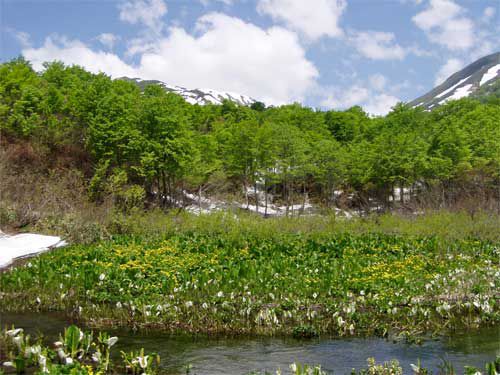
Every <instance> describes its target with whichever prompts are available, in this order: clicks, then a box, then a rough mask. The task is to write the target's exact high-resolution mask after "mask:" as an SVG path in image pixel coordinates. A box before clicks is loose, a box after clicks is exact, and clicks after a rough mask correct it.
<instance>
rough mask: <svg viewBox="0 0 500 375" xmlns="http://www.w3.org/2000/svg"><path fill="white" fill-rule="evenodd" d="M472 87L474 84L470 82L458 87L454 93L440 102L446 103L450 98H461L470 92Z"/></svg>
mask: <svg viewBox="0 0 500 375" xmlns="http://www.w3.org/2000/svg"><path fill="white" fill-rule="evenodd" d="M471 87H472V84H468V85H465V86H462V87H459V88H458V89H456V90H455V92H454V93H453V95H450V96H448V97H447V98H445V99H444V100H441V101H440V102H439V104H442V103H446V102H447V101H449V100H457V99H460V98H464V97H466V96H468V95H469V94H470V89H471Z"/></svg>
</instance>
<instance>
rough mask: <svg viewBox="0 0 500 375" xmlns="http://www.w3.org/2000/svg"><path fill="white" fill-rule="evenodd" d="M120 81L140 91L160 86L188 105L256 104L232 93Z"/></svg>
mask: <svg viewBox="0 0 500 375" xmlns="http://www.w3.org/2000/svg"><path fill="white" fill-rule="evenodd" d="M119 79H122V80H127V81H130V82H134V83H135V84H136V85H138V86H139V87H140V88H141V90H143V89H144V88H145V87H146V86H148V85H154V84H156V85H160V86H161V87H163V88H164V89H165V90H166V91H168V92H173V93H175V94H178V95H180V96H182V97H183V98H184V99H185V100H186V101H187V102H188V103H191V104H200V105H205V104H222V102H223V101H224V100H230V101H232V102H234V103H236V104H239V105H247V106H249V105H252V104H253V103H255V102H257V100H255V99H253V98H251V97H249V96H246V95H241V94H236V93H233V92H227V91H225V92H224V91H217V90H212V89H187V88H185V87H181V86H171V85H167V84H166V83H164V82H161V81H156V80H142V79H140V78H128V77H122V78H119Z"/></svg>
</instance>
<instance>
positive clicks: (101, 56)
mask: <svg viewBox="0 0 500 375" xmlns="http://www.w3.org/2000/svg"><path fill="white" fill-rule="evenodd" d="M0 4H1V8H0V13H1V14H0V16H1V20H0V21H1V22H0V23H1V34H2V35H1V46H0V47H1V53H2V54H1V59H2V61H6V60H9V59H11V58H14V57H16V56H18V55H20V54H22V55H24V56H25V57H26V58H27V59H29V60H30V61H31V62H32V64H33V66H34V67H35V69H42V63H43V62H44V61H52V60H61V61H63V62H65V63H67V64H79V65H83V66H84V67H86V68H87V69H89V70H91V71H93V72H98V71H103V72H105V73H107V74H109V75H111V76H112V77H120V76H124V75H127V76H135V77H140V78H145V79H159V80H162V81H164V82H166V83H168V84H172V85H180V86H185V87H188V88H196V87H198V88H213V89H217V90H224V91H232V92H238V93H242V94H246V95H250V96H252V97H254V98H256V99H260V100H263V101H265V102H266V103H268V104H281V103H289V102H293V101H298V102H301V103H304V104H305V105H309V106H312V107H321V108H347V107H350V106H352V105H361V106H363V107H364V108H365V109H366V110H367V111H368V112H370V113H373V114H384V113H386V112H387V111H388V110H389V109H390V107H391V106H392V105H394V104H395V103H396V102H398V101H407V100H412V99H414V98H415V97H417V96H419V95H421V94H423V93H425V92H426V91H428V90H430V89H431V88H432V87H434V86H435V85H436V84H437V83H439V82H441V81H442V80H443V79H444V78H446V77H447V76H449V75H450V74H452V73H454V72H455V71H456V70H458V69H460V68H462V67H463V66H465V65H467V64H468V63H470V62H472V61H474V60H475V59H477V58H479V57H481V56H484V55H486V54H489V53H492V52H496V51H498V50H500V9H499V8H500V1H499V0H469V1H460V0H116V1H114V0H113V1H110V0H107V1H106V0H102V1H97V0H92V1H89V0H30V1H27V0H0Z"/></svg>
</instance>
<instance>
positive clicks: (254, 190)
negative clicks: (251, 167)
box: [253, 179, 259, 212]
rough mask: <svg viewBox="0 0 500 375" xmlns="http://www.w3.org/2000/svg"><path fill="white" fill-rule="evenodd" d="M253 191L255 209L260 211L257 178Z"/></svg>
mask: <svg viewBox="0 0 500 375" xmlns="http://www.w3.org/2000/svg"><path fill="white" fill-rule="evenodd" d="M253 192H254V194H255V211H256V212H259V196H258V195H257V179H256V180H255V181H254V184H253Z"/></svg>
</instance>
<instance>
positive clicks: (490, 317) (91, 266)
mask: <svg viewBox="0 0 500 375" xmlns="http://www.w3.org/2000/svg"><path fill="white" fill-rule="evenodd" d="M199 220H200V221H198V222H196V225H201V223H202V221H203V220H204V218H200V219H199ZM220 220H221V222H216V223H215V224H213V223H212V225H213V226H215V227H216V228H218V229H219V231H218V232H217V231H216V230H214V229H213V227H212V228H210V227H209V226H208V224H209V223H208V222H207V226H205V227H204V230H198V229H197V227H196V226H194V225H193V228H194V229H193V230H188V229H186V227H184V230H183V231H182V232H178V233H174V232H171V234H167V235H164V236H163V238H162V237H161V236H160V235H158V236H152V237H147V238H143V237H137V236H136V237H130V236H123V237H116V238H115V239H114V240H113V241H104V242H101V243H98V244H93V245H73V246H69V247H67V248H62V249H58V250H55V251H53V252H50V253H46V254H43V255H41V256H39V257H37V258H35V259H32V260H31V261H30V262H28V263H25V264H24V265H22V266H18V267H16V268H13V269H11V270H9V271H7V272H4V273H2V274H1V276H0V293H1V294H0V296H1V299H2V306H3V309H6V310H12V311H21V310H59V311H64V312H66V313H68V314H73V315H75V316H76V317H77V318H79V319H81V320H83V321H85V322H86V323H88V324H90V325H93V326H97V327H106V326H134V327H136V328H148V327H149V328H151V327H155V328H161V329H165V330H174V331H175V330H182V331H190V332H206V333H226V334H264V335H277V334H285V335H291V334H294V333H295V334H296V335H297V336H304V337H307V336H315V335H324V334H328V335H333V336H349V335H374V334H375V335H380V336H386V335H389V334H391V335H399V336H400V337H403V338H406V339H408V340H418V337H419V336H421V335H423V334H425V333H435V332H440V331H443V330H448V329H453V328H457V327H462V326H466V327H478V326H481V325H488V324H495V323H498V322H499V321H500V309H499V305H498V302H497V300H498V291H499V286H500V278H499V277H498V276H499V275H500V268H499V261H500V250H499V249H500V247H499V245H498V243H497V242H492V241H487V240H476V239H472V238H469V239H453V240H452V239H449V238H448V239H444V238H440V237H438V236H411V235H402V234H382V233H371V234H347V233H335V232H334V233H329V232H328V231H326V230H324V231H323V232H320V231H312V230H311V231H309V233H293V232H294V231H293V230H282V231H281V232H280V233H274V235H273V234H272V233H271V232H270V231H269V228H260V227H257V226H254V227H246V230H243V225H244V224H245V220H247V219H242V220H241V221H239V222H238V224H234V222H232V224H231V225H234V227H231V226H227V227H226V228H227V232H226V233H223V232H222V231H220V228H223V227H224V225H223V220H226V219H224V217H221V218H220ZM231 220H233V219H231ZM255 222H258V221H255ZM269 223H270V224H269V225H270V226H272V225H276V224H273V222H272V221H269ZM288 223H292V224H293V223H294V222H293V221H289V222H288ZM292 224H290V225H292ZM200 228H201V227H200ZM240 228H241V230H240Z"/></svg>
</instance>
